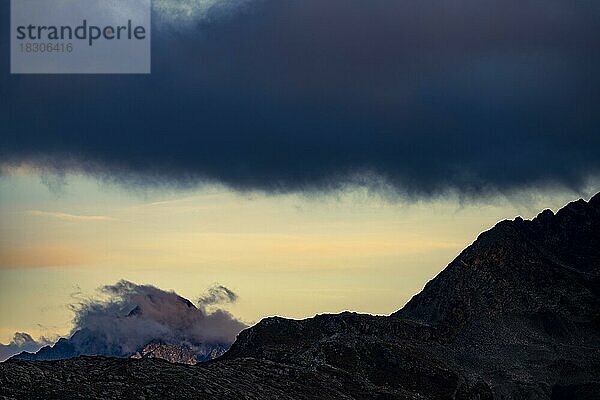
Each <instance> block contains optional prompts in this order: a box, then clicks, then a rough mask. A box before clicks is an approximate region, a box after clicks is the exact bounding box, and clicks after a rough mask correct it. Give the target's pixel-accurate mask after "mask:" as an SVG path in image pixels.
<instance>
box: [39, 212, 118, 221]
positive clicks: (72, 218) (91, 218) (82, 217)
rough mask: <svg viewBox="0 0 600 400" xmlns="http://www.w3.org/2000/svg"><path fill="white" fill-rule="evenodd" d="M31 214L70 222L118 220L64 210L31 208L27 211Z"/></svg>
mask: <svg viewBox="0 0 600 400" xmlns="http://www.w3.org/2000/svg"><path fill="white" fill-rule="evenodd" d="M27 214H29V215H35V216H38V217H50V218H56V219H60V220H63V221H70V222H96V221H117V219H116V218H112V217H107V216H105V215H74V214H67V213H62V212H48V211H39V210H29V211H27Z"/></svg>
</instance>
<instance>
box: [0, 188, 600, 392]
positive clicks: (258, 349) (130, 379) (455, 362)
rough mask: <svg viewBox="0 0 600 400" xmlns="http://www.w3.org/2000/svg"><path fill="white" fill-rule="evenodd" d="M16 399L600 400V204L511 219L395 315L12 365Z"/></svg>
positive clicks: (329, 319) (290, 324) (8, 371)
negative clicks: (210, 350) (211, 357)
mask: <svg viewBox="0 0 600 400" xmlns="http://www.w3.org/2000/svg"><path fill="white" fill-rule="evenodd" d="M0 387H1V389H0V395H1V396H5V398H122V397H128V398H129V397H131V398H157V399H158V398H223V399H225V398H249V399H265V398H269V399H286V398H289V399H343V398H354V399H575V400H577V399H598V398H600V194H599V195H596V196H595V197H593V198H592V199H591V200H590V201H589V202H585V201H583V200H579V201H576V202H573V203H570V204H569V205H567V206H565V207H564V208H563V209H561V210H560V211H558V212H557V213H556V215H554V214H553V213H552V212H551V211H544V212H542V213H541V214H540V215H539V216H538V217H537V218H535V219H534V220H532V221H524V220H522V219H521V218H517V219H515V220H514V221H503V222H500V223H498V224H497V225H496V226H495V227H494V228H492V229H491V230H489V231H487V232H484V233H482V234H481V235H480V236H479V238H478V239H477V240H476V241H475V242H474V243H473V244H472V245H471V246H469V247H468V248H467V249H465V250H464V251H463V252H462V253H461V254H460V255H459V256H458V257H457V258H456V259H455V260H454V261H452V262H451V263H450V265H448V267H447V268H446V269H445V270H444V271H442V272H441V273H440V274H439V275H438V276H437V277H436V278H435V279H433V280H432V281H431V282H429V283H428V284H427V285H426V286H425V288H424V289H423V291H422V292H421V293H419V294H418V295H416V296H415V297H414V298H413V299H412V300H411V301H410V302H409V303H408V304H407V305H406V306H405V307H404V308H402V309H401V310H399V311H398V312H396V313H394V314H392V315H391V316H388V317H379V316H370V315H359V314H354V313H342V314H337V315H320V316H317V317H315V318H311V319H307V320H303V321H296V320H288V319H283V318H267V319H265V320H263V321H261V322H260V323H259V324H257V325H256V326H254V327H252V328H249V329H247V330H245V331H243V332H242V333H241V334H240V335H239V336H238V339H237V341H236V342H235V343H234V344H233V346H232V347H231V349H230V350H229V351H228V352H227V353H225V354H224V355H223V356H222V357H220V358H219V359H217V360H215V361H212V362H208V363H204V364H198V365H196V366H184V365H172V364H168V363H165V362H161V361H158V360H153V359H145V360H121V359H106V358H76V359H72V360H67V361H55V362H29V361H16V360H15V361H9V362H6V363H3V364H2V365H1V366H0Z"/></svg>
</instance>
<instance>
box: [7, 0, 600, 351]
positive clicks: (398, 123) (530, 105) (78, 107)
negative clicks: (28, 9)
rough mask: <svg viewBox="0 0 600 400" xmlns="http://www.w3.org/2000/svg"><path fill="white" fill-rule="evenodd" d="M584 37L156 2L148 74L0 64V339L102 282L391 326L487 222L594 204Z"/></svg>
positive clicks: (65, 310)
mask: <svg viewBox="0 0 600 400" xmlns="http://www.w3.org/2000/svg"><path fill="white" fill-rule="evenodd" d="M8 15H9V9H8V2H2V3H1V4H0V19H1V20H3V21H6V20H7V19H8ZM599 20H600V6H599V5H598V3H597V2H596V1H592V0H589V1H588V0H583V1H577V2H565V1H562V0H544V1H541V0H520V1H516V0H515V1H513V0H508V1H507V0H502V1H501V0H457V1H453V2H448V1H445V0H418V1H416V0H406V1H398V0H393V1H392V0H389V1H388V0H381V1H363V0H331V1H326V2H325V1H321V0H291V1H285V2H281V1H278V0H244V1H241V0H238V1H218V0H212V1H204V0H185V1H179V2H177V1H174V0H156V1H155V2H154V9H153V37H152V74H150V75H127V76H125V75H62V76H59V75H30V76H29V75H28V76H25V75H10V74H9V60H8V59H7V58H1V59H0V94H1V95H0V129H1V131H2V134H1V136H0V167H1V173H0V214H1V224H0V289H1V290H0V307H1V309H0V342H4V343H6V342H7V341H9V340H10V338H12V335H13V333H14V332H17V331H18V332H27V333H30V334H31V335H32V336H34V337H39V336H41V335H44V336H46V337H54V336H56V335H65V334H67V333H68V332H69V330H70V328H71V327H72V318H73V315H72V309H71V308H70V307H69V304H72V303H73V301H76V299H77V296H87V295H91V294H93V293H94V290H95V288H98V287H100V286H103V285H110V284H114V283H115V282H117V281H119V280H121V279H127V280H130V281H132V282H137V283H139V284H151V285H155V286H157V287H160V288H162V289H166V290H175V291H177V293H179V294H181V295H182V296H184V297H186V298H190V299H195V298H198V296H201V294H202V293H203V292H204V291H205V290H206V289H207V288H209V287H211V286H212V285H214V284H215V283H219V284H222V285H224V286H226V287H227V288H229V289H231V290H233V291H234V292H235V293H236V294H237V295H238V301H237V302H235V303H233V304H230V305H228V306H227V307H228V309H229V310H230V311H231V312H232V313H233V314H234V315H235V316H236V317H238V318H240V319H241V320H242V321H244V322H245V323H247V324H251V323H253V322H256V321H258V320H260V318H262V317H264V316H268V315H281V316H287V317H294V318H301V317H307V316H312V315H314V314H315V313H322V312H338V311H342V310H347V309H348V310H354V311H361V312H370V313H382V314H385V313H391V312H393V311H395V310H397V309H398V308H400V306H402V304H404V303H405V302H406V301H407V300H408V299H409V298H410V297H411V296H412V295H413V294H415V293H417V292H418V291H419V290H420V289H421V288H422V286H423V285H424V284H425V282H426V281H427V280H428V279H431V278H432V277H433V276H435V275H436V274H437V273H438V272H439V271H440V270H441V269H442V268H443V267H444V266H445V265H446V264H447V263H449V262H450V261H451V260H452V258H454V257H455V256H456V255H457V254H458V253H459V252H460V251H461V250H462V249H463V248H464V247H465V246H467V245H468V244H469V243H471V242H472V241H473V240H474V239H475V238H476V237H477V235H478V234H479V233H480V232H481V231H483V230H486V229H488V228H489V227H491V226H492V225H493V224H494V223H496V222H497V221H499V220H501V219H504V218H513V217H515V216H516V215H522V216H523V217H526V218H529V217H532V216H534V215H535V214H536V213H537V212H539V211H541V210H542V209H544V208H552V209H554V210H556V209H557V208H558V207H560V206H562V205H564V204H565V203H566V202H568V201H570V200H574V199H576V198H578V197H586V196H587V197H589V196H590V195H591V194H593V193H594V192H596V191H598V190H599V187H600V185H599V184H598V182H599V180H598V176H599V175H600V157H598V154H600V135H598V133H597V127H598V126H599V122H600V99H599V96H600V95H599V93H600V78H599V77H598V74H597V71H598V70H600V52H599V51H597V50H598V48H599V47H600V21H599ZM6 35H7V30H2V32H1V33H0V39H2V40H0V52H1V53H2V54H8V45H9V43H8V42H9V41H8V40H7V39H8V38H7V36H6ZM74 299H75V300H74Z"/></svg>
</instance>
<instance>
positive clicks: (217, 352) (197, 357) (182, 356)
mask: <svg viewBox="0 0 600 400" xmlns="http://www.w3.org/2000/svg"><path fill="white" fill-rule="evenodd" d="M227 349H228V346H225V345H218V344H216V345H200V346H192V345H186V344H171V343H162V342H160V341H154V342H151V343H148V344H147V345H145V346H144V347H143V348H142V349H140V351H137V352H136V353H135V354H134V355H132V356H131V358H135V359H141V358H160V359H163V360H166V361H169V362H171V363H178V364H188V365H196V364H197V363H199V362H206V361H210V360H214V359H215V358H217V357H220V356H222V355H223V354H225V352H226V351H227Z"/></svg>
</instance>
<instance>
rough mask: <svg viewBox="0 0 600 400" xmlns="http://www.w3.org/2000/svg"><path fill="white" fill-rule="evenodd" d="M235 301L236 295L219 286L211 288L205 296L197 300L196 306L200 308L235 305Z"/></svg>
mask: <svg viewBox="0 0 600 400" xmlns="http://www.w3.org/2000/svg"><path fill="white" fill-rule="evenodd" d="M236 301H237V294H235V293H234V292H232V291H231V290H229V289H227V288H226V287H225V286H223V285H219V284H215V285H213V286H211V287H210V288H208V290H207V292H206V294H204V295H203V296H200V297H199V298H198V304H199V305H200V306H201V307H205V306H214V305H219V304H227V303H235V302H236Z"/></svg>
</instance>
